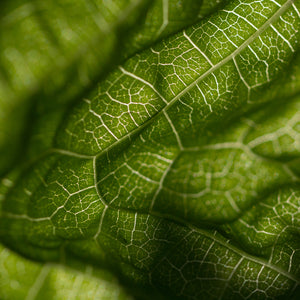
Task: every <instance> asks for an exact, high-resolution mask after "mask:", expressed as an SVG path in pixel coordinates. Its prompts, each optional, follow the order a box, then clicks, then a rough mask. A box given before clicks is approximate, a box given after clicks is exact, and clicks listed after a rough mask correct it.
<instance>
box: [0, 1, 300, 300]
mask: <svg viewBox="0 0 300 300" xmlns="http://www.w3.org/2000/svg"><path fill="white" fill-rule="evenodd" d="M217 2H218V1H215V2H212V4H213V5H217V4H218V3H217ZM165 3H167V2H165V1H161V2H157V3H154V4H153V6H152V7H151V8H150V9H149V11H148V14H147V15H146V17H145V19H144V20H146V21H145V23H144V27H143V26H142V27H141V28H140V29H137V30H136V35H134V34H132V35H129V36H130V37H129V38H128V41H129V42H128V43H126V42H125V43H124V47H125V48H124V51H123V52H122V51H121V52H120V53H121V54H120V56H122V57H130V56H131V55H132V53H136V54H135V55H133V56H132V57H130V58H128V59H127V60H126V61H125V62H123V64H122V65H121V66H119V67H118V68H115V69H114V70H113V71H112V72H111V73H109V74H107V76H105V78H103V80H101V81H100V82H99V84H98V86H97V87H96V88H89V89H88V90H87V91H86V93H85V94H84V96H83V97H82V98H81V99H82V100H80V101H76V102H74V104H73V105H72V107H68V109H66V110H65V111H64V115H63V118H61V119H60V121H59V122H58V121H56V122H53V119H52V118H51V117H50V118H48V117H47V116H48V115H47V114H46V113H45V112H44V113H43V114H41V115H40V116H38V117H36V118H35V119H34V122H35V123H34V124H35V129H34V130H33V131H32V133H31V134H29V136H30V141H29V142H28V153H29V154H28V156H27V158H26V159H25V162H23V165H22V166H20V167H16V168H15V169H14V170H12V172H11V174H10V175H9V176H10V177H7V178H3V179H2V187H1V186H0V189H1V190H2V195H3V196H2V213H1V219H0V239H1V241H2V242H3V243H4V244H5V245H6V246H7V247H10V248H12V249H14V250H15V251H17V252H19V253H21V254H23V255H25V256H27V257H29V258H31V259H35V260H40V261H44V262H45V263H47V262H59V263H61V264H66V265H68V263H66V259H67V260H68V259H73V258H76V261H79V262H80V264H81V265H83V266H84V265H85V264H87V265H89V264H92V265H93V266H95V268H99V269H103V268H104V269H106V270H108V271H110V272H112V273H113V274H114V275H115V276H117V277H118V278H120V280H121V281H122V283H123V284H124V285H125V286H126V287H127V288H128V289H129V290H130V292H131V293H132V295H134V296H135V297H137V298H147V297H150V298H153V297H160V296H161V297H162V298H163V299H176V298H177V297H178V298H180V299H203V298H208V299H244V298H246V299H248V298H251V299H274V298H282V299H286V298H291V299H297V296H299V293H300V290H299V283H300V268H299V266H300V230H299V228H300V209H299V207H300V188H299V186H300V185H299V181H300V169H299V167H300V164H299V162H300V152H299V151H300V114H299V112H300V70H299V66H300V53H299V50H298V49H299V46H298V44H299V28H300V13H299V10H300V2H299V1H292V0H281V1H274V0H262V1H250V0H249V1H248V0H244V1H241V0H240V1H229V2H228V3H227V5H226V6H225V7H224V8H222V9H215V12H214V14H212V15H211V16H209V17H207V18H204V19H203V20H202V21H200V22H199V23H197V24H193V25H192V26H190V27H188V28H186V29H183V30H181V31H179V32H177V33H175V34H174V35H172V36H170V37H165V35H169V34H170V32H174V31H177V30H178V29H179V28H182V27H184V25H183V24H185V25H188V24H189V23H190V22H191V23H194V21H195V20H196V19H197V17H196V15H193V12H194V11H195V10H196V9H195V10H194V9H193V10H191V11H187V10H184V11H186V13H187V14H186V16H190V19H191V20H190V22H189V20H188V19H189V18H186V19H185V21H184V22H182V23H181V22H180V18H176V14H175V13H174V15H173V13H172V14H171V15H172V17H174V18H175V19H176V20H178V24H179V25H178V24H177V23H176V22H175V23H176V24H175V25H172V23H170V27H168V26H169V25H165V24H167V23H166V22H165V20H166V18H165V16H166V13H165V11H166V7H165V6H163V9H162V10H161V11H160V12H161V13H160V14H158V15H157V16H158V20H159V21H155V20H156V19H153V18H154V16H155V12H156V11H157V9H158V7H159V5H161V4H165ZM170 3H173V4H174V3H175V2H169V4H170ZM185 3H186V5H187V6H188V7H192V6H191V3H192V2H190V1H187V2H185ZM207 3H208V2H205V3H204V4H203V5H204V6H201V5H202V3H201V5H200V6H197V7H198V8H199V9H200V11H201V9H202V11H203V13H205V14H207V13H209V12H210V10H209V9H208V8H207V6H206V5H207ZM199 4H200V3H199ZM168 7H169V8H172V7H173V6H170V5H169V6H168ZM173 8H174V7H173ZM170 11H171V10H170ZM177 11H178V10H176V9H174V12H176V13H177ZM191 16H194V19H193V18H191ZM197 16H198V14H197ZM170 20H171V17H170ZM149 24H152V25H149ZM159 39H162V40H161V41H160V42H158V43H155V42H156V41H157V40H159ZM130 45H132V47H130ZM145 47H147V48H146V49H145V50H143V51H141V49H142V48H145ZM128 49H130V50H128ZM54 115H56V113H54ZM41 116H44V117H45V119H43V120H42V118H41ZM60 116H61V114H60ZM38 124H40V125H41V124H43V126H37V125H38ZM48 128H52V129H51V130H49V131H47V129H48ZM49 132H50V133H49ZM41 145H42V146H41ZM42 150H43V151H42ZM27 159H30V160H31V161H30V162H28V161H27Z"/></svg>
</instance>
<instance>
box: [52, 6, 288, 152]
mask: <svg viewBox="0 0 300 300" xmlns="http://www.w3.org/2000/svg"><path fill="white" fill-rule="evenodd" d="M293 3H294V0H287V1H286V3H284V4H283V5H282V6H281V7H280V8H279V9H278V10H277V11H276V12H275V13H274V14H273V16H271V17H270V18H269V19H268V20H267V21H266V22H265V23H264V24H263V25H262V26H261V27H260V28H259V29H258V30H257V31H256V32H254V33H253V34H252V35H251V36H250V37H249V38H247V39H246V40H245V41H244V42H243V43H242V44H241V45H240V46H239V47H238V48H237V49H236V50H234V51H233V52H232V53H231V54H230V55H228V56H227V57H225V58H224V59H222V60H221V61H220V62H219V63H217V64H216V65H214V66H212V67H211V68H210V69H209V70H207V71H206V72H204V73H203V74H202V75H200V76H199V77H198V78H197V79H196V80H195V81H194V82H192V83H191V84H190V85H188V86H187V87H186V88H184V89H183V90H182V91H181V92H180V93H179V94H177V95H176V96H175V97H174V98H173V99H171V100H170V101H169V102H168V104H166V105H165V106H164V107H163V108H162V109H161V110H160V111H159V112H158V113H156V114H155V115H154V116H153V117H152V118H150V119H148V120H147V121H146V122H145V123H143V124H142V125H141V126H139V127H137V128H135V129H133V130H132V131H130V132H129V133H127V134H125V135H123V136H122V137H121V138H120V139H118V140H117V141H115V142H113V143H112V144H111V145H109V146H108V147H106V148H104V149H103V150H101V151H100V152H98V153H96V154H95V155H84V154H81V153H75V152H72V151H68V150H64V149H57V150H59V151H60V150H62V151H67V152H68V153H73V154H74V155H77V156H78V155H79V156H81V155H83V156H85V157H86V158H87V157H90V158H94V157H99V156H101V155H103V154H105V153H107V152H109V151H110V150H111V149H112V148H114V147H116V146H118V145H119V144H121V143H122V142H123V141H125V140H127V139H128V138H130V137H132V136H133V135H135V134H136V133H138V132H140V131H142V130H143V129H145V127H147V126H148V125H150V124H151V123H153V122H154V121H155V120H156V119H158V118H159V117H160V116H161V115H162V114H163V113H164V112H165V111H167V110H168V109H169V108H170V107H171V106H173V105H174V104H175V103H176V101H177V100H178V99H180V98H181V97H182V96H183V95H184V94H186V93H188V92H189V91H190V90H191V89H192V88H194V87H195V86H196V85H197V84H198V83H199V82H200V81H202V80H203V79H204V78H206V77H207V76H209V75H210V74H212V73H213V72H214V71H216V70H217V69H219V68H221V67H222V66H223V65H225V64H226V63H227V62H229V61H230V60H231V59H233V58H234V57H236V56H237V55H238V54H239V53H240V52H242V51H243V50H244V49H245V48H246V47H248V46H249V45H250V44H251V43H252V42H253V41H254V40H255V39H256V38H257V37H259V36H260V34H262V33H263V32H264V31H265V30H266V29H267V28H268V27H269V25H271V24H272V23H273V22H275V21H276V20H277V19H278V18H279V17H280V16H281V15H283V14H284V12H285V11H286V10H288V9H289V8H290V7H291V6H292V4H293ZM123 69H124V68H123ZM124 70H125V69H124ZM125 71H126V73H127V75H128V74H130V72H128V71H127V70H125ZM133 75H134V79H136V80H139V79H138V77H137V76H136V75H135V74H133ZM128 76H129V75H128ZM140 81H141V82H142V83H143V84H145V80H144V79H141V80H140ZM148 86H149V87H150V88H152V90H153V92H154V93H155V94H156V95H157V96H158V97H159V98H160V99H161V100H162V101H163V102H164V103H166V99H164V97H163V96H162V95H161V94H160V93H159V92H158V91H157V90H156V89H155V88H154V87H153V86H152V85H151V84H150V83H149V84H148Z"/></svg>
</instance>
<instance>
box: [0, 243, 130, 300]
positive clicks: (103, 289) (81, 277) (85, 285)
mask: <svg viewBox="0 0 300 300" xmlns="http://www.w3.org/2000/svg"><path fill="white" fill-rule="evenodd" d="M0 266H1V268H0V297H1V299H2V300H6V299H24V300H31V299H42V298H43V299H53V300H56V299H58V300H60V299H83V298H84V299H97V300H98V299H99V300H100V299H101V300H104V299H105V300H110V299H116V300H117V299H118V300H131V299H132V297H130V296H129V295H128V294H127V293H126V292H125V291H124V290H123V289H122V288H121V287H120V285H119V284H118V281H117V280H116V279H115V278H114V277H113V276H112V275H110V274H109V273H108V272H99V271H97V270H93V267H92V266H86V268H85V270H83V271H82V272H80V271H75V270H72V269H67V268H62V267H61V266H59V265H54V264H50V263H47V264H41V263H36V262H31V261H28V260H26V259H24V258H22V257H20V256H18V255H16V254H14V253H12V252H11V251H9V250H7V249H5V248H3V247H2V246H0Z"/></svg>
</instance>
